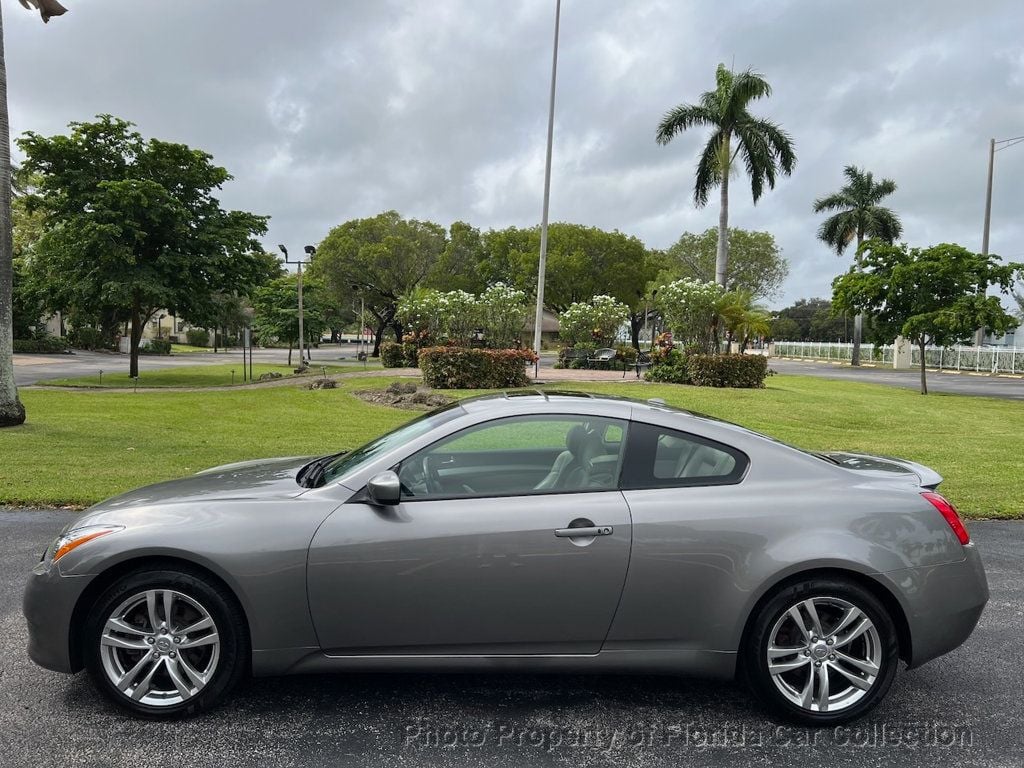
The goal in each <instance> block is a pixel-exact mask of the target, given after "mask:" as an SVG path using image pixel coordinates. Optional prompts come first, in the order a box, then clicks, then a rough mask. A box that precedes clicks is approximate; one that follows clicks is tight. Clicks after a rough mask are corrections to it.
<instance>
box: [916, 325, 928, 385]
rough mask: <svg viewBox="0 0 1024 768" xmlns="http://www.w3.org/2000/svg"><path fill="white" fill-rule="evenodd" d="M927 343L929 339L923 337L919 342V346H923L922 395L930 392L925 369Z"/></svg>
mask: <svg viewBox="0 0 1024 768" xmlns="http://www.w3.org/2000/svg"><path fill="white" fill-rule="evenodd" d="M926 343H927V340H926V339H924V338H922V339H921V343H920V344H918V346H919V347H920V348H921V394H922V395H927V394H928V378H927V376H926V374H925V370H924V347H925V344H926Z"/></svg>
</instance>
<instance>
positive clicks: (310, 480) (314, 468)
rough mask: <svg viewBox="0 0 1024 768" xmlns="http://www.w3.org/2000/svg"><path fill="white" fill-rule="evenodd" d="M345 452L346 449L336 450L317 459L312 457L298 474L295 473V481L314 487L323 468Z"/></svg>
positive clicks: (321, 476) (306, 486) (318, 482)
mask: <svg viewBox="0 0 1024 768" xmlns="http://www.w3.org/2000/svg"><path fill="white" fill-rule="evenodd" d="M346 453H348V451H338V452H337V453H330V454H328V455H326V456H321V457H320V458H318V459H313V460H312V461H311V462H309V464H306V465H305V466H304V467H303V468H302V469H300V470H299V471H298V474H296V475H295V482H297V483H298V484H299V485H301V486H303V487H304V488H316V487H317V486H318V485H319V484H320V480H321V479H322V478H323V476H324V470H325V469H326V468H327V465H328V464H330V463H331V462H332V461H334V460H335V459H336V458H338V457H339V456H343V455H345V454H346Z"/></svg>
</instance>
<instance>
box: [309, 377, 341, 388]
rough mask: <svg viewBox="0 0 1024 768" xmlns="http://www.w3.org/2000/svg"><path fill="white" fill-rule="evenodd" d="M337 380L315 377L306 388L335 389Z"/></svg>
mask: <svg viewBox="0 0 1024 768" xmlns="http://www.w3.org/2000/svg"><path fill="white" fill-rule="evenodd" d="M337 387H338V382H336V381H335V380H334V379H316V380H314V381H311V382H309V384H307V385H306V389H337Z"/></svg>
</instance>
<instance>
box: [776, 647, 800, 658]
mask: <svg viewBox="0 0 1024 768" xmlns="http://www.w3.org/2000/svg"><path fill="white" fill-rule="evenodd" d="M803 649H804V646H802V645H801V646H798V647H796V648H784V647H782V646H778V645H770V646H768V658H769V659H777V658H779V657H781V656H792V655H793V654H794V653H800V651H802V650H803Z"/></svg>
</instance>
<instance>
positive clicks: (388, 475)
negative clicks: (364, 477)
mask: <svg viewBox="0 0 1024 768" xmlns="http://www.w3.org/2000/svg"><path fill="white" fill-rule="evenodd" d="M366 493H367V495H368V496H369V497H370V502H371V503H373V504H380V505H382V506H393V505H395V504H397V503H398V502H399V499H401V496H402V483H401V481H400V480H399V479H398V475H396V474H395V473H394V472H392V471H391V470H390V469H389V470H388V471H387V472H381V473H380V474H379V475H374V476H373V477H371V478H370V481H369V482H368V483H367V484H366Z"/></svg>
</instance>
